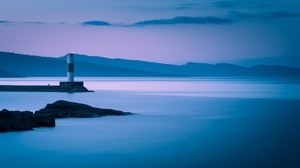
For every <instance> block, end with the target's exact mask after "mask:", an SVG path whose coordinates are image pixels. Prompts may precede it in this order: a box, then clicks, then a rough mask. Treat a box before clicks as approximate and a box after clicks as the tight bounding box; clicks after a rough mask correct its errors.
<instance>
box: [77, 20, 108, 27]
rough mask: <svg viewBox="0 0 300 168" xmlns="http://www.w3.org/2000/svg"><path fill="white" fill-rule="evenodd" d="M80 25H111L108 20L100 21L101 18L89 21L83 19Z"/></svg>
mask: <svg viewBox="0 0 300 168" xmlns="http://www.w3.org/2000/svg"><path fill="white" fill-rule="evenodd" d="M81 24H82V25H87V26H89V25H90V26H111V24H110V23H109V22H105V21H101V20H91V21H85V22H82V23H81Z"/></svg>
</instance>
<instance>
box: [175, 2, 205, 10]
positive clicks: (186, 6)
mask: <svg viewBox="0 0 300 168" xmlns="http://www.w3.org/2000/svg"><path fill="white" fill-rule="evenodd" d="M198 7H200V4H195V3H184V4H181V5H179V6H178V7H176V8H175V9H176V10H187V9H194V8H198Z"/></svg>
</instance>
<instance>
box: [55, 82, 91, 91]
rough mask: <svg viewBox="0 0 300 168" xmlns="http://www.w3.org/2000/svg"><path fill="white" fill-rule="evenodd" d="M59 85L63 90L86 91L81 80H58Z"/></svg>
mask: <svg viewBox="0 0 300 168" xmlns="http://www.w3.org/2000/svg"><path fill="white" fill-rule="evenodd" d="M59 87H60V89H61V90H62V91H65V92H87V91H88V89H87V88H85V87H84V84H83V82H59Z"/></svg>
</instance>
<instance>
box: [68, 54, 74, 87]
mask: <svg viewBox="0 0 300 168" xmlns="http://www.w3.org/2000/svg"><path fill="white" fill-rule="evenodd" d="M67 67H68V71H67V78H68V82H74V54H73V53H69V54H68V55H67Z"/></svg>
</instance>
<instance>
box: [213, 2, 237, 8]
mask: <svg viewBox="0 0 300 168" xmlns="http://www.w3.org/2000/svg"><path fill="white" fill-rule="evenodd" d="M212 5H213V6H214V7H217V8H232V7H234V6H235V4H234V3H232V2H229V1H217V2H213V3H212Z"/></svg>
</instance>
